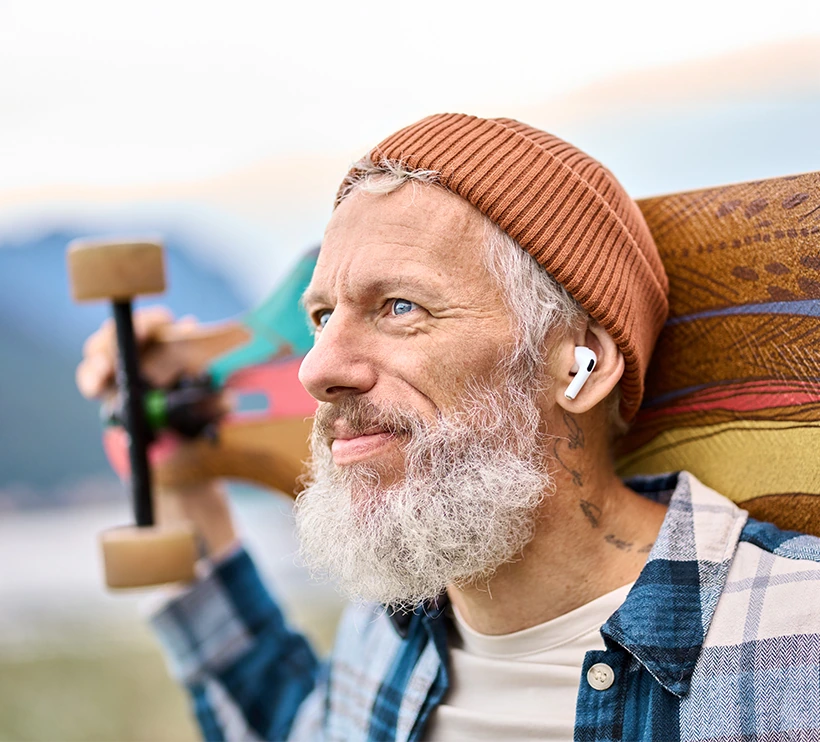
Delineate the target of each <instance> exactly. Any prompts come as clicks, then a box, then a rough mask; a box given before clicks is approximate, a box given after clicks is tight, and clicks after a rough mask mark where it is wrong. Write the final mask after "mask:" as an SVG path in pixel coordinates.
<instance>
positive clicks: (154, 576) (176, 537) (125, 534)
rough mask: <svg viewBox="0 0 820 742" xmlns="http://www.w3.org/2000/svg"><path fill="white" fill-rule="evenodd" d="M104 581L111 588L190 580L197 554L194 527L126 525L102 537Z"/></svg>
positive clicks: (111, 530) (104, 533)
mask: <svg viewBox="0 0 820 742" xmlns="http://www.w3.org/2000/svg"><path fill="white" fill-rule="evenodd" d="M100 541H101V544H102V551H103V562H104V564H105V582H106V584H107V585H108V587H110V588H129V587H147V586H149V585H163V584H166V583H169V582H191V581H193V579H194V576H195V575H194V564H195V563H196V560H197V557H198V551H197V544H196V536H195V534H194V530H193V528H190V527H186V526H179V525H174V526H145V527H137V526H124V527H122V528H111V529H109V530H107V531H104V532H103V533H102V535H101V537H100Z"/></svg>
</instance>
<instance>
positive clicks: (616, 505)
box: [447, 419, 666, 635]
mask: <svg viewBox="0 0 820 742" xmlns="http://www.w3.org/2000/svg"><path fill="white" fill-rule="evenodd" d="M570 420H572V419H570ZM568 424H569V425H574V421H572V422H570V423H568ZM577 430H578V431H580V428H577ZM556 440H557V442H556V448H555V451H554V454H555V461H556V468H557V472H556V475H555V485H556V489H555V494H553V495H552V496H551V497H549V498H547V500H546V501H545V503H544V505H543V506H542V508H541V511H540V513H539V516H538V523H537V526H536V533H535V536H534V537H533V539H532V541H531V542H530V543H529V544H528V545H527V547H526V548H525V549H524V552H523V554H522V558H521V559H519V560H518V561H515V562H511V563H508V564H505V565H502V566H501V567H500V568H499V570H498V571H497V572H496V573H495V575H493V577H492V578H491V579H490V581H489V582H487V583H481V584H476V585H470V586H466V587H459V588H456V587H452V586H451V587H450V588H448V591H447V592H448V595H449V596H450V599H451V600H452V602H453V604H454V605H455V606H456V607H457V608H458V610H459V613H460V614H461V615H462V617H463V618H464V620H465V621H466V622H467V623H468V624H469V625H470V626H471V627H472V628H473V629H475V630H476V631H479V632H481V633H483V634H490V635H498V634H508V633H511V632H514V631H520V630H522V629H526V628H529V627H530V626H535V625H537V624H540V623H544V622H545V621H549V620H551V619H553V618H557V617H558V616H561V615H563V614H565V613H568V612H569V611H572V610H574V609H575V608H579V607H580V606H582V605H585V604H586V603H588V602H590V601H591V600H594V599H595V598H598V597H600V596H601V595H605V594H606V593H608V592H611V591H612V590H615V589H617V588H619V587H622V586H623V585H626V584H628V583H630V582H633V581H634V580H635V579H636V578H637V577H638V575H639V574H640V571H641V569H642V568H643V566H644V564H645V563H646V560H647V557H648V555H649V551H650V549H651V548H652V544H653V543H654V540H655V537H656V536H657V534H658V531H659V530H660V527H661V523H662V522H663V518H664V515H665V513H666V508H665V506H662V505H659V504H657V503H654V502H652V501H650V500H648V499H646V498H644V497H642V496H640V495H638V494H636V493H635V492H633V491H632V490H630V489H629V488H628V487H626V486H625V485H624V484H623V483H622V482H621V481H620V480H619V479H618V477H617V476H616V474H615V471H614V467H613V466H612V464H611V463H609V462H610V458H609V455H608V451H607V447H606V445H604V446H597V447H595V448H597V449H598V450H593V451H590V450H589V448H590V446H586V445H585V444H584V436H583V434H582V433H581V434H580V435H579V437H578V438H576V439H575V440H573V439H572V437H570V438H560V439H556ZM603 462H607V465H604V466H602V465H601V464H602V463H603Z"/></svg>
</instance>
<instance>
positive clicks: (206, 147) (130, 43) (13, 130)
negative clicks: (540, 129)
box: [0, 0, 820, 190]
mask: <svg viewBox="0 0 820 742" xmlns="http://www.w3.org/2000/svg"><path fill="white" fill-rule="evenodd" d="M810 35H816V36H817V38H820V3H818V2H817V0H776V1H773V0H769V1H768V2H760V0H746V1H745V2H737V1H732V0H730V1H728V2H727V1H722V0H687V1H686V2H685V3H684V2H676V3H672V2H669V3H666V2H658V0H624V1H622V2H609V1H607V2H600V1H598V0H587V1H585V2H570V1H569V0H567V1H565V2H555V1H547V0H541V1H540V2H535V1H530V2H521V1H520V0H505V1H504V2H493V3H489V2H448V1H447V0H413V2H387V1H385V0H361V1H360V0H349V1H348V2H252V1H250V0H233V1H232V2H229V3H226V2H219V3H216V2H203V0H140V2H128V1H118V2H112V1H111V0H71V2H65V1H64V0H51V1H50V2H49V1H47V0H0V126H2V139H1V140H0V162H2V166H0V190H4V189H16V188H21V187H26V186H43V185H47V184H55V183H64V184H95V185H122V184H135V183H155V182H157V181H161V180H167V179H188V178H199V177H203V176H206V175H213V174H215V173H219V172H222V171H225V170H228V169H231V168H234V167H238V166H242V165H247V164H248V163H252V162H255V161H257V160H258V159H260V158H263V157H271V156H276V155H280V154H282V153H285V152H287V153H291V154H293V153H295V152H300V151H301V152H310V153H314V154H315V153H321V152H336V151H339V150H341V151H344V152H346V153H347V155H348V159H351V158H353V157H354V156H356V155H358V154H360V151H361V150H362V149H363V148H366V147H367V146H369V145H371V144H373V143H375V141H378V140H379V139H380V138H382V137H383V136H384V135H385V134H386V133H389V132H390V131H391V130H392V129H394V128H396V126H398V125H402V124H405V123H409V122H411V121H413V120H415V119H416V118H419V117H420V116H423V115H426V114H428V113H432V112H436V111H443V110H465V111H469V112H474V113H479V114H481V113H485V112H487V113H498V112H499V111H517V110H519V109H521V108H522V107H525V106H528V105H531V104H532V103H533V102H540V101H545V100H548V99H550V98H553V97H556V96H559V95H561V94H564V93H566V92H568V91H571V90H573V89H577V88H578V87H580V86H583V85H585V84H588V83H590V82H593V81H595V80H598V79H602V78H607V77H612V76H617V75H618V74H620V73H623V72H625V71H629V70H635V69H641V68H647V67H657V66H659V65H667V64H671V63H678V62H681V61H685V60H692V59H698V58H702V57H704V56H709V55H715V54H722V53H726V52H730V51H732V50H736V49H743V48H748V47H754V46H755V45H759V44H765V43H772V42H781V41H784V40H789V39H792V38H795V37H797V36H804V37H805V36H810Z"/></svg>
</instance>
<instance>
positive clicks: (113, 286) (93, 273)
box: [67, 239, 165, 301]
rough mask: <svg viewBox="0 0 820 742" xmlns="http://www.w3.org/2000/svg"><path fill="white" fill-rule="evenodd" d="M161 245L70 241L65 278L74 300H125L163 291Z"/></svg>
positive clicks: (153, 243) (85, 240)
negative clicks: (67, 277) (67, 280)
mask: <svg viewBox="0 0 820 742" xmlns="http://www.w3.org/2000/svg"><path fill="white" fill-rule="evenodd" d="M162 253H163V250H162V245H161V244H160V243H158V242H151V241H148V240H145V241H140V240H119V241H116V240H110V239H109V240H88V239H79V240H73V241H72V242H71V243H70V244H69V246H68V252H67V258H68V275H69V281H70V283H71V293H72V295H73V297H74V299H75V300H76V301H93V300H95V299H111V300H113V301H127V300H128V299H131V298H133V297H135V296H142V295H144V294H161V293H162V292H163V291H165V267H164V263H163V255H162Z"/></svg>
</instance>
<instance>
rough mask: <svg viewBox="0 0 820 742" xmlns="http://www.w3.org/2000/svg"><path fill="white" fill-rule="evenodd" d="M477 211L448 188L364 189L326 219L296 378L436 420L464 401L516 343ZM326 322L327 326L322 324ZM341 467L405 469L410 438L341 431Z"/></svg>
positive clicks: (334, 433) (333, 441) (332, 397)
mask: <svg viewBox="0 0 820 742" xmlns="http://www.w3.org/2000/svg"><path fill="white" fill-rule="evenodd" d="M483 242H484V224H483V220H482V217H481V215H480V214H479V212H478V211H477V210H476V209H474V208H473V207H472V206H470V205H469V204H467V203H466V202H465V201H463V200H462V199H460V198H459V197H457V196H455V195H453V194H451V193H449V192H447V191H445V190H443V189H440V188H433V187H415V188H414V187H412V186H404V187H402V188H401V189H399V190H398V191H395V192H393V193H390V194H373V193H370V194H364V193H356V194H354V195H353V196H352V197H350V198H349V199H347V200H346V201H344V202H343V203H342V204H341V205H340V206H339V207H338V209H337V210H336V211H335V213H334V215H333V218H332V219H331V221H330V224H329V225H328V228H327V231H326V233H325V239H324V242H323V244H322V250H321V253H320V254H319V260H318V263H317V265H316V270H315V272H314V275H313V280H312V281H311V284H310V287H309V288H308V290H307V292H306V294H305V308H306V310H307V312H308V315H309V317H310V318H311V319H312V321H313V322H314V323H315V324H316V326H317V330H316V342H315V345H314V348H313V349H312V350H311V351H310V352H309V353H308V354H307V356H306V358H305V359H304V361H303V363H302V368H301V370H300V373H299V378H300V380H301V382H302V384H303V385H304V386H305V388H306V389H307V390H308V392H310V394H312V395H313V396H314V397H315V398H316V399H318V400H319V401H320V402H326V403H339V402H341V401H342V400H344V399H346V398H350V397H360V398H364V399H366V400H367V401H368V402H371V403H374V404H376V405H378V404H383V403H389V404H391V405H396V406H398V407H400V408H402V409H408V410H413V411H415V412H416V413H417V414H419V415H421V416H422V417H424V418H425V419H427V420H429V421H432V420H434V419H435V418H436V417H437V416H438V415H441V414H447V413H448V412H452V411H454V410H457V409H458V408H459V407H460V406H461V405H462V404H463V394H464V390H465V385H466V384H468V383H469V382H471V381H475V380H483V381H486V380H487V379H488V378H489V376H490V374H491V373H492V371H493V370H494V369H495V367H496V365H497V363H498V361H499V360H500V359H501V358H502V357H503V356H504V355H505V353H507V352H508V351H509V350H510V348H511V346H512V343H513V332H512V328H511V323H510V317H509V314H508V311H507V308H506V306H505V304H504V300H503V297H502V296H501V293H500V291H499V288H498V286H497V285H496V283H495V281H494V280H493V279H492V277H491V276H490V275H489V274H488V273H487V271H486V269H485V268H484V262H483V259H482V258H483ZM322 325H324V326H322ZM328 432H329V433H330V440H329V441H328V443H329V445H330V446H331V450H332V453H333V460H334V463H335V464H336V465H337V466H349V465H353V464H356V463H358V462H364V461H369V462H371V463H378V464H379V465H380V468H381V469H382V473H383V476H390V477H392V476H397V475H399V472H400V471H401V470H402V468H403V467H402V455H401V450H400V449H401V442H402V437H401V435H386V434H385V433H384V431H381V430H379V429H378V428H373V429H368V430H364V431H362V430H352V429H351V428H350V426H349V425H346V421H344V420H339V421H337V422H336V423H335V425H334V426H333V429H332V430H331V431H328Z"/></svg>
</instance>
